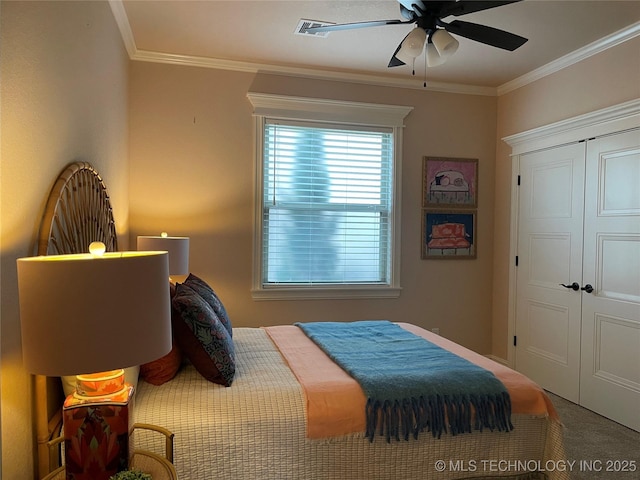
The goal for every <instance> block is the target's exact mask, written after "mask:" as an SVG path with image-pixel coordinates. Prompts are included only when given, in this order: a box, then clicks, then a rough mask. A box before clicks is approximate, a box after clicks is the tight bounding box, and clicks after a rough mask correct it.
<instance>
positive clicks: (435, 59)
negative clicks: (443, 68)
mask: <svg viewBox="0 0 640 480" xmlns="http://www.w3.org/2000/svg"><path fill="white" fill-rule="evenodd" d="M444 61H445V58H444V57H441V56H440V54H439V53H438V49H436V46H435V45H434V44H433V43H431V42H429V43H427V66H428V67H437V66H438V65H442V64H443V63H444Z"/></svg>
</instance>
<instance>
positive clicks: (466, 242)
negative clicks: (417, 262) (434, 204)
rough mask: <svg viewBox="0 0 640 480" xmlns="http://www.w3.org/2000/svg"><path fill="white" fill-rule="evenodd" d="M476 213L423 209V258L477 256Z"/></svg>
mask: <svg viewBox="0 0 640 480" xmlns="http://www.w3.org/2000/svg"><path fill="white" fill-rule="evenodd" d="M476 230H477V228H476V212H475V210H473V211H463V210H427V209H423V210H422V258H423V259H458V260H461V259H471V258H476V252H477V242H476Z"/></svg>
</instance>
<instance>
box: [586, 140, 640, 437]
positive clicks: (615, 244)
mask: <svg viewBox="0 0 640 480" xmlns="http://www.w3.org/2000/svg"><path fill="white" fill-rule="evenodd" d="M585 182H586V183H585V225H584V267H583V277H582V278H583V280H582V284H581V286H582V287H583V288H584V287H585V285H586V284H589V285H591V286H592V287H593V291H592V292H590V293H588V292H587V291H582V309H583V325H582V361H581V366H582V368H581V378H580V404H581V405H583V406H584V407H586V408H589V409H591V410H594V411H596V412H598V413H600V414H602V415H604V416H606V417H609V418H611V419H613V420H616V421H618V422H620V423H622V424H624V425H627V426H629V427H631V428H633V429H635V430H639V431H640V130H634V131H630V132H626V133H621V134H616V135H611V136H607V137H602V138H598V139H596V140H592V141H589V142H588V144H587V160H586V179H585Z"/></svg>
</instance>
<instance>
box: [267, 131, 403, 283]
mask: <svg viewBox="0 0 640 480" xmlns="http://www.w3.org/2000/svg"><path fill="white" fill-rule="evenodd" d="M393 139H394V136H393V131H392V129H391V128H385V127H380V128H368V127H354V126H350V127H349V126H342V125H333V124H322V123H305V122H287V121H282V120H278V121H276V120H269V119H266V121H265V123H264V132H263V148H264V151H263V172H262V178H263V185H262V187H263V188H262V195H263V201H262V205H263V211H262V263H263V265H262V284H263V286H265V287H267V286H269V285H312V284H323V285H339V284H374V285H376V284H377V285H388V284H389V283H390V276H391V258H392V251H391V248H392V245H391V244H392V238H393V232H392V225H391V222H392V213H393V205H392V201H393V200H392V199H393V183H394V182H393V178H392V175H393V158H394V157H393V155H394V147H393Z"/></svg>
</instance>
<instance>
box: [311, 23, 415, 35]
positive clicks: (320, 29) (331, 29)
mask: <svg viewBox="0 0 640 480" xmlns="http://www.w3.org/2000/svg"><path fill="white" fill-rule="evenodd" d="M406 23H415V20H407V21H402V20H373V21H370V22H355V23H337V24H335V25H324V26H322V27H309V28H307V30H306V31H307V32H310V33H320V32H335V31H339V30H353V29H356V28H369V27H381V26H384V25H402V24H406Z"/></svg>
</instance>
